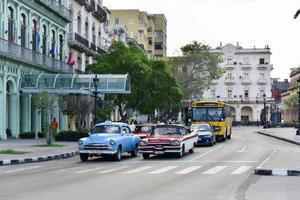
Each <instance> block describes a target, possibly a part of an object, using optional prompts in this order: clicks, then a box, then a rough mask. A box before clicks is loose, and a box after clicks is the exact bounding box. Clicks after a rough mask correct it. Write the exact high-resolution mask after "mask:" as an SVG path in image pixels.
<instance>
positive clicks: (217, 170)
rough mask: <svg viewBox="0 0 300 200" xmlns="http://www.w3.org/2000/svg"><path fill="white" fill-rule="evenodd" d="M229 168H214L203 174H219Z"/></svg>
mask: <svg viewBox="0 0 300 200" xmlns="http://www.w3.org/2000/svg"><path fill="white" fill-rule="evenodd" d="M226 167H227V166H216V167H213V168H211V169H209V170H207V171H205V172H203V173H202V174H216V173H218V172H219V171H221V170H223V169H225V168H226Z"/></svg>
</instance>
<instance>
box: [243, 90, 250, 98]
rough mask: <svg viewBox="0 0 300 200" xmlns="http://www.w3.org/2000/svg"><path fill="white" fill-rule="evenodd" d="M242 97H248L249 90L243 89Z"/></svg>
mask: <svg viewBox="0 0 300 200" xmlns="http://www.w3.org/2000/svg"><path fill="white" fill-rule="evenodd" d="M244 97H245V98H248V97H249V90H244Z"/></svg>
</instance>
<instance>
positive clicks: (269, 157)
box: [257, 150, 277, 168]
mask: <svg viewBox="0 0 300 200" xmlns="http://www.w3.org/2000/svg"><path fill="white" fill-rule="evenodd" d="M276 152H277V150H274V151H273V152H272V153H271V154H270V155H269V156H268V157H267V158H266V159H265V160H264V161H263V162H262V163H261V164H260V165H258V166H257V168H261V167H262V166H263V165H264V164H265V163H266V162H267V161H268V160H270V159H271V158H272V157H273V155H274V154H275V153H276Z"/></svg>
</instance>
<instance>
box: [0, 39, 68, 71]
mask: <svg viewBox="0 0 300 200" xmlns="http://www.w3.org/2000/svg"><path fill="white" fill-rule="evenodd" d="M0 55H2V56H5V57H9V58H11V59H15V60H18V61H21V62H25V63H27V64H30V65H34V66H38V67H40V68H43V69H46V70H49V71H52V72H53V71H56V72H64V73H73V68H72V66H71V65H68V64H67V63H64V62H62V61H60V60H56V59H53V58H50V57H48V56H46V55H43V54H40V53H38V52H35V51H32V50H30V49H27V48H24V47H21V46H19V45H17V44H15V43H12V42H8V41H7V40H3V39H0Z"/></svg>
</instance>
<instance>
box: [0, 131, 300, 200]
mask: <svg viewBox="0 0 300 200" xmlns="http://www.w3.org/2000/svg"><path fill="white" fill-rule="evenodd" d="M257 131H258V130H257V129H255V128H234V130H233V137H232V139H231V140H228V141H226V142H224V143H218V144H217V145H215V146H214V147H200V148H197V149H196V151H195V153H194V154H186V155H185V156H184V157H183V158H181V159H176V158H165V157H154V158H151V159H149V160H143V159H142V157H141V156H139V157H137V158H131V157H130V156H125V157H124V160H123V161H121V162H111V161H110V160H105V159H101V158H100V159H93V160H90V161H88V162H86V163H82V162H80V161H79V158H78V157H74V158H70V159H67V160H57V161H51V162H43V163H32V164H27V165H13V166H2V167H0V186H1V187H0V199H5V200H27V199H28V200H29V199H30V200H35V199H36V200H40V199H45V200H47V199H57V200H60V199H64V200H65V199H72V200H73V199H74V200H77V199H78V200H79V199H80V200H81V199H98V200H99V199H100V200H101V199H103V200H117V199H122V200H129V199H130V200H140V199H143V200H150V199H151V200H152V199H157V200H164V199H168V200H169V199H175V200H181V199H182V200H183V199H184V200H189V199H205V200H206V199H208V200H215V199H216V200H217V199H218V200H219V199H226V200H231V199H238V200H243V199H249V200H260V199H263V200H267V199H272V200H273V199H275V200H277V199H278V200H279V199H280V200H285V199H288V200H290V199H291V200H294V199H295V200H296V199H297V200H298V199H299V190H298V188H297V187H287V185H286V184H287V183H292V184H298V185H299V183H300V179H295V177H271V176H258V175H255V174H254V171H255V168H256V167H257V166H258V165H260V164H261V163H262V162H264V160H266V159H267V158H268V157H269V156H270V155H271V154H272V153H273V152H274V151H275V150H278V149H285V150H287V151H293V150H295V149H296V148H298V147H297V146H296V145H293V144H289V143H286V142H283V141H280V140H275V139H273V138H269V137H265V136H263V135H259V134H257V133H256V132H257ZM289 181H291V182H289ZM264 184H268V185H267V186H264ZM274 188H276V189H278V190H276V191H274Z"/></svg>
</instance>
